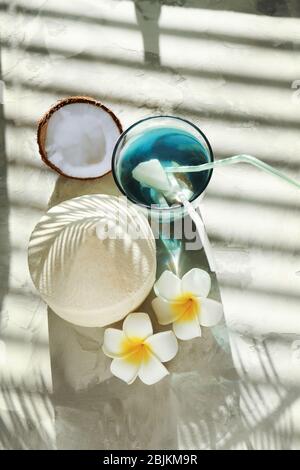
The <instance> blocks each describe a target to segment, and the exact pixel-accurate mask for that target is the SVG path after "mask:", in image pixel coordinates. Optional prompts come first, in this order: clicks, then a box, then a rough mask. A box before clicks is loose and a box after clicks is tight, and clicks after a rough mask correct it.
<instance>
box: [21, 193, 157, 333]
mask: <svg viewBox="0 0 300 470" xmlns="http://www.w3.org/2000/svg"><path fill="white" fill-rule="evenodd" d="M108 228H109V230H110V232H109V234H108V233H107V230H108ZM101 234H102V237H101ZM137 234H138V236H137ZM115 235H117V236H115ZM99 237H100V238H99ZM28 255H29V256H28V260H29V270H30V274H31V277H32V280H33V283H34V285H35V287H36V288H37V290H38V291H39V293H40V295H41V297H42V298H43V299H44V300H45V302H46V303H47V304H48V305H49V306H50V307H51V309H52V310H53V311H54V312H55V313H57V314H58V315H59V316H61V317H62V318H64V319H65V320H67V321H69V322H71V323H74V324H76V325H81V326H87V327H101V326H105V325H109V324H111V323H114V322H116V321H119V320H121V319H122V318H124V317H125V316H126V315H127V314H128V313H129V312H131V311H134V310H135V309H136V308H138V307H139V306H140V304H141V303H142V302H143V301H144V299H145V298H146V297H147V295H148V293H149V292H150V290H151V288H152V286H153V283H154V281H155V274H156V249H155V239H154V236H153V233H152V230H151V228H150V225H149V223H148V221H147V219H146V218H145V217H144V216H143V215H141V214H140V213H139V212H138V211H137V210H136V209H135V208H134V207H133V206H132V205H131V206H128V207H126V206H125V207H124V204H123V203H122V202H120V200H119V198H118V197H115V196H107V195H88V196H81V197H78V198H75V199H71V200H68V201H65V202H63V203H61V204H59V205H57V206H55V207H53V208H52V209H50V210H49V211H48V212H47V214H45V216H44V217H42V219H41V220H40V222H39V223H38V224H37V226H36V227H35V229H34V231H33V233H32V236H31V239H30V243H29V253H28Z"/></svg>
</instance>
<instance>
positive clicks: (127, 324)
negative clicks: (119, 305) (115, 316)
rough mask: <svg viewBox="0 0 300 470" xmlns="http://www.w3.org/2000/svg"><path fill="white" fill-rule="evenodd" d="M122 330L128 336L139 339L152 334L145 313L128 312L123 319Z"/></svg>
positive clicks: (149, 321)
mask: <svg viewBox="0 0 300 470" xmlns="http://www.w3.org/2000/svg"><path fill="white" fill-rule="evenodd" d="M123 330H124V333H125V335H126V336H127V337H128V338H139V339H140V340H144V339H146V338H148V336H150V335H152V334H153V329H152V323H151V320H150V318H149V315H147V313H130V314H129V315H128V316H127V317H126V318H125V320H124V323H123Z"/></svg>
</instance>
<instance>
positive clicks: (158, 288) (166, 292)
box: [154, 271, 181, 300]
mask: <svg viewBox="0 0 300 470" xmlns="http://www.w3.org/2000/svg"><path fill="white" fill-rule="evenodd" d="M154 292H155V294H156V295H157V296H160V297H163V298H164V299H166V300H172V299H173V298H174V297H176V296H178V295H180V293H181V281H180V279H179V278H178V277H177V276H176V275H175V274H174V273H172V272H171V271H164V272H163V273H162V275H161V276H160V278H159V279H158V281H156V283H155V284H154Z"/></svg>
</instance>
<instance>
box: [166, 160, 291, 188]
mask: <svg viewBox="0 0 300 470" xmlns="http://www.w3.org/2000/svg"><path fill="white" fill-rule="evenodd" d="M235 163H250V165H253V166H256V167H257V168H260V169H261V170H263V171H265V172H266V173H270V174H271V175H273V176H277V177H278V178H280V179H282V180H284V181H286V182H287V183H289V184H291V185H292V186H295V187H296V188H298V189H300V182H298V181H296V180H294V179H293V178H290V177H289V176H287V175H286V174H285V173H282V171H279V170H277V169H276V168H274V167H272V166H271V165H268V164H267V163H265V162H263V161H262V160H259V158H256V157H252V156H251V155H235V156H233V157H228V158H222V160H216V161H214V162H210V163H203V164H202V165H194V166H176V167H165V168H164V170H165V171H166V172H167V173H196V172H198V171H205V170H211V169H212V168H217V167H219V166H220V167H221V166H227V165H233V164H235Z"/></svg>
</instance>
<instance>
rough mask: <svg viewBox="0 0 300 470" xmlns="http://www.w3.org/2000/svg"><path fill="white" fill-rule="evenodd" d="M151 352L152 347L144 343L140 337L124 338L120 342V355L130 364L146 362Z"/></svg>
mask: <svg viewBox="0 0 300 470" xmlns="http://www.w3.org/2000/svg"><path fill="white" fill-rule="evenodd" d="M151 354H152V348H151V347H150V346H149V345H148V344H145V341H144V340H142V339H141V338H126V339H125V340H124V341H123V344H122V356H123V357H124V356H126V360H127V361H128V362H130V363H131V364H141V363H142V362H148V361H149V359H150V357H151Z"/></svg>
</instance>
